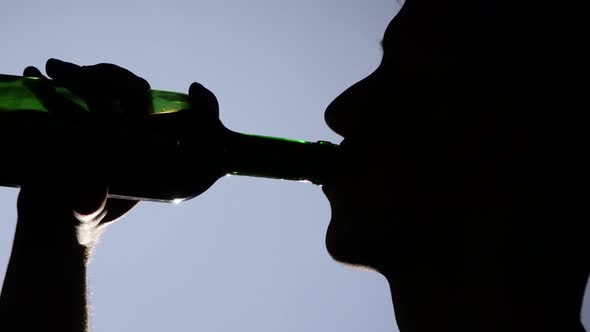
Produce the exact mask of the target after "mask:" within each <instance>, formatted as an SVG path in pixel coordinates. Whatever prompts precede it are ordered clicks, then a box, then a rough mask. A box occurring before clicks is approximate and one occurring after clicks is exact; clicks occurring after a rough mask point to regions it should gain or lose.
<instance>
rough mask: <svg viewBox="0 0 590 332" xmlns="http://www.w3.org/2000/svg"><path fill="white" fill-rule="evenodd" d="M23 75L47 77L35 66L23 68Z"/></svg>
mask: <svg viewBox="0 0 590 332" xmlns="http://www.w3.org/2000/svg"><path fill="white" fill-rule="evenodd" d="M23 76H28V77H38V78H43V79H47V77H45V75H43V74H42V73H41V71H40V70H39V69H37V67H33V66H28V67H27V68H25V70H23Z"/></svg>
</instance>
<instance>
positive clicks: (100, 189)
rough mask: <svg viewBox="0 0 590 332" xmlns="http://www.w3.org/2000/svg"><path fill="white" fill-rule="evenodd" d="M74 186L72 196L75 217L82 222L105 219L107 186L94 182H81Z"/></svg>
mask: <svg viewBox="0 0 590 332" xmlns="http://www.w3.org/2000/svg"><path fill="white" fill-rule="evenodd" d="M79 183H80V184H76V185H73V186H72V189H71V190H70V196H71V201H72V210H73V213H74V215H75V216H76V218H77V219H78V220H80V221H81V222H89V221H92V220H96V219H97V218H98V217H101V216H102V217H104V214H103V212H104V210H105V206H106V202H107V188H108V187H107V185H106V184H100V183H96V182H94V183H93V182H92V181H88V180H85V181H80V182H79Z"/></svg>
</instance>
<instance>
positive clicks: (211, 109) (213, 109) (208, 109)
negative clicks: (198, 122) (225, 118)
mask: <svg viewBox="0 0 590 332" xmlns="http://www.w3.org/2000/svg"><path fill="white" fill-rule="evenodd" d="M188 91H189V92H188V94H189V99H190V103H191V106H192V107H193V108H195V109H196V111H198V112H203V113H206V114H208V115H210V116H211V117H214V118H219V101H218V100H217V97H215V94H213V92H211V91H210V90H209V89H207V88H205V87H204V86H203V85H202V84H200V83H197V82H194V83H193V84H191V86H190V87H189V90H188Z"/></svg>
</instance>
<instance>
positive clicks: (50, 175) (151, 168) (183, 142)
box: [0, 75, 337, 202]
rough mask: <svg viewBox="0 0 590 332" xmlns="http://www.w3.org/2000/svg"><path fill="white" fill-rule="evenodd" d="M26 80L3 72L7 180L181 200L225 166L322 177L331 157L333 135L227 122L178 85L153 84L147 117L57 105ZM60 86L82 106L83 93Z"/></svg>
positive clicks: (0, 178)
mask: <svg viewBox="0 0 590 332" xmlns="http://www.w3.org/2000/svg"><path fill="white" fill-rule="evenodd" d="M23 80H27V78H22V77H14V76H10V77H6V76H3V75H0V151H3V152H2V154H3V156H2V158H1V159H2V161H1V162H0V185H3V186H13V187H19V186H22V185H24V184H27V183H43V182H47V183H48V184H54V183H55V184H56V185H59V183H62V182H64V181H76V180H79V181H101V182H104V183H107V184H108V185H109V193H110V195H111V196H112V197H120V198H133V199H140V200H149V201H161V202H179V201H183V200H187V199H190V198H193V197H195V196H198V195H199V194H201V193H202V192H204V191H206V190H207V189H208V188H209V187H210V186H211V185H213V184H214V183H215V182H216V181H217V180H218V179H219V178H221V177H223V176H225V175H227V174H232V175H244V176H259V177H267V178H279V179H287V180H297V181H310V182H313V183H316V184H319V183H321V182H322V179H323V178H324V177H325V176H326V174H327V173H329V172H330V170H331V169H333V168H334V167H335V166H334V162H335V160H336V158H337V157H336V156H337V146H336V145H334V144H331V143H328V142H321V141H320V142H317V143H311V142H306V141H300V140H291V139H284V138H274V137H265V136H258V135H249V134H243V133H237V132H233V131H231V130H229V129H227V128H225V127H224V126H223V124H222V123H221V122H220V121H219V119H218V118H211V116H210V114H206V113H204V112H199V110H194V109H190V107H189V106H190V105H189V103H188V96H186V95H183V94H179V93H174V92H166V91H158V90H153V91H152V92H153V95H152V100H153V106H152V110H151V113H150V114H149V115H147V116H145V117H143V118H134V119H122V118H116V119H114V118H112V117H109V118H104V117H102V116H97V115H96V114H93V112H92V111H91V110H86V111H82V112H79V114H76V115H75V116H72V115H60V114H55V113H52V112H51V110H49V109H47V107H45V106H44V102H43V100H39V99H40V97H39V95H38V94H35V93H29V94H27V93H25V92H26V91H25V92H23V90H27V89H29V87H30V86H31V84H32V85H34V84H35V81H34V80H30V81H27V82H26V84H24V83H23ZM3 82H4V88H3V85H2V84H3ZM6 82H8V83H6ZM7 86H9V87H10V88H6V87H7ZM61 89H62V92H60V93H61V94H62V95H63V96H65V97H64V98H68V99H69V100H73V101H74V102H76V103H77V104H79V105H82V107H81V109H83V110H84V108H83V106H84V104H83V101H82V100H79V99H78V100H76V98H77V97H76V96H73V94H71V93H69V92H68V91H67V90H63V88H61ZM33 91H34V89H33ZM14 96H17V97H14ZM23 99H29V100H23ZM97 156H98V157H97Z"/></svg>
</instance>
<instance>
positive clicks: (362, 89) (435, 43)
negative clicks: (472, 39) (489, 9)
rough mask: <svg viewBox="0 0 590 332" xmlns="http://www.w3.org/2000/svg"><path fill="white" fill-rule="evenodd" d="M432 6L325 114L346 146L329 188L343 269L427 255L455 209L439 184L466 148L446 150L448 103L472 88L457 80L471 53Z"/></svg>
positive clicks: (407, 18) (390, 39)
mask: <svg viewBox="0 0 590 332" xmlns="http://www.w3.org/2000/svg"><path fill="white" fill-rule="evenodd" d="M428 6H429V7H427V9H426V10H425V9H424V8H420V3H419V2H417V1H408V2H407V3H406V4H405V5H404V7H403V9H402V10H401V11H400V12H399V13H398V14H397V16H396V17H395V18H394V19H393V20H392V21H391V23H390V24H389V26H388V28H387V30H386V32H385V34H384V38H383V42H382V46H383V58H382V62H381V64H380V65H379V67H378V68H377V69H376V70H375V71H374V72H373V73H371V74H370V75H369V76H368V77H366V78H365V79H363V80H362V81H360V82H358V83H356V84H355V85H353V86H351V87H350V88H349V89H347V90H346V91H345V92H343V93H342V94H341V95H340V96H338V97H337V98H336V99H335V100H334V101H333V102H332V104H331V105H330V106H329V107H328V109H327V110H326V113H325V119H326V122H327V124H328V125H329V126H330V128H331V129H332V130H334V131H335V132H336V133H338V134H339V135H341V136H342V137H343V138H344V140H343V141H342V143H341V147H342V149H343V151H345V157H344V159H345V160H344V162H343V163H342V165H341V169H339V170H338V171H337V173H338V174H339V175H338V176H335V178H334V179H333V181H329V182H327V183H326V184H325V185H324V186H323V190H324V192H325V193H326V196H327V197H328V199H329V201H330V205H331V208H332V220H331V222H330V225H329V228H328V232H327V236H326V246H327V249H328V251H329V252H330V254H331V255H332V257H333V258H334V259H336V260H338V261H341V262H346V263H352V264H355V265H363V266H367V267H374V268H376V269H379V268H380V267H382V266H383V265H384V264H388V263H386V261H388V262H389V261H391V259H392V258H393V259H398V258H399V259H404V257H403V256H404V254H403V251H407V250H413V249H411V248H417V249H415V250H418V251H419V250H420V249H419V248H421V247H422V248H424V247H426V246H427V245H423V244H424V243H426V241H429V239H428V238H427V237H424V236H423V234H424V232H423V230H424V229H425V228H428V229H429V230H431V232H430V233H431V234H434V233H436V232H435V231H432V230H433V229H436V228H437V227H438V226H436V225H435V223H433V222H432V218H430V219H429V218H428V216H429V215H430V214H432V213H434V212H433V211H434V210H435V209H437V208H438V206H440V205H444V204H445V203H446V202H444V200H443V203H441V199H440V197H441V196H444V194H443V195H440V194H441V193H443V192H444V190H443V189H441V188H443V187H444V186H445V184H444V183H446V182H445V181H446V180H440V179H445V174H446V172H447V171H448V170H447V169H445V167H451V166H449V165H446V166H445V165H442V166H439V165H441V162H440V160H441V159H444V156H446V155H448V154H449V153H451V152H452V151H447V150H448V148H447V146H453V148H452V149H459V148H455V147H456V145H454V144H447V143H448V137H450V136H453V134H451V135H449V134H448V133H449V132H451V133H452V132H457V130H456V128H455V127H453V126H459V125H453V124H452V123H453V121H450V120H449V118H452V116H449V114H451V112H447V111H448V110H449V109H454V106H451V103H447V102H446V101H445V100H463V99H464V98H463V97H457V96H463V93H464V92H466V91H464V90H461V89H464V88H465V86H468V84H465V83H462V82H463V81H461V83H457V80H454V79H451V78H450V77H455V76H452V75H459V74H461V73H469V72H470V70H469V69H467V67H465V66H469V62H468V61H463V60H462V59H461V57H462V56H463V55H461V54H463V53H466V52H464V51H463V50H460V49H458V48H457V47H456V46H447V45H456V44H454V43H453V42H456V41H454V40H451V39H452V38H451V37H450V36H453V34H452V33H449V32H448V31H441V29H439V28H438V25H437V23H436V19H438V16H437V15H438V12H437V11H438V9H437V8H433V7H432V6H431V5H430V4H429V5H428ZM441 41H442V42H441ZM459 44H460V43H459ZM455 53H457V54H459V55H458V56H457V55H456V54H455ZM465 56H466V57H468V56H469V55H468V54H466V55H465ZM458 58H459V60H460V61H459V62H457V59H458ZM457 63H460V64H459V65H458V64H457ZM449 73H451V74H449ZM450 75H451V76H450ZM465 81H468V80H465ZM459 88H460V89H459ZM445 98H450V99H445ZM466 103H467V102H466ZM453 114H454V113H453ZM453 116H456V115H453ZM449 123H451V124H449ZM445 140H447V141H445ZM457 151H459V150H457ZM453 153H454V152H453ZM457 153H459V154H460V153H461V152H457ZM441 157H443V158H441ZM449 199H450V198H449ZM424 220H427V222H424ZM428 220H430V221H428ZM433 225H434V226H433ZM433 227H434V228H433ZM421 241H424V243H421ZM428 243H432V242H428ZM398 254H399V255H398ZM415 254H416V253H414V255H415Z"/></svg>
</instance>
